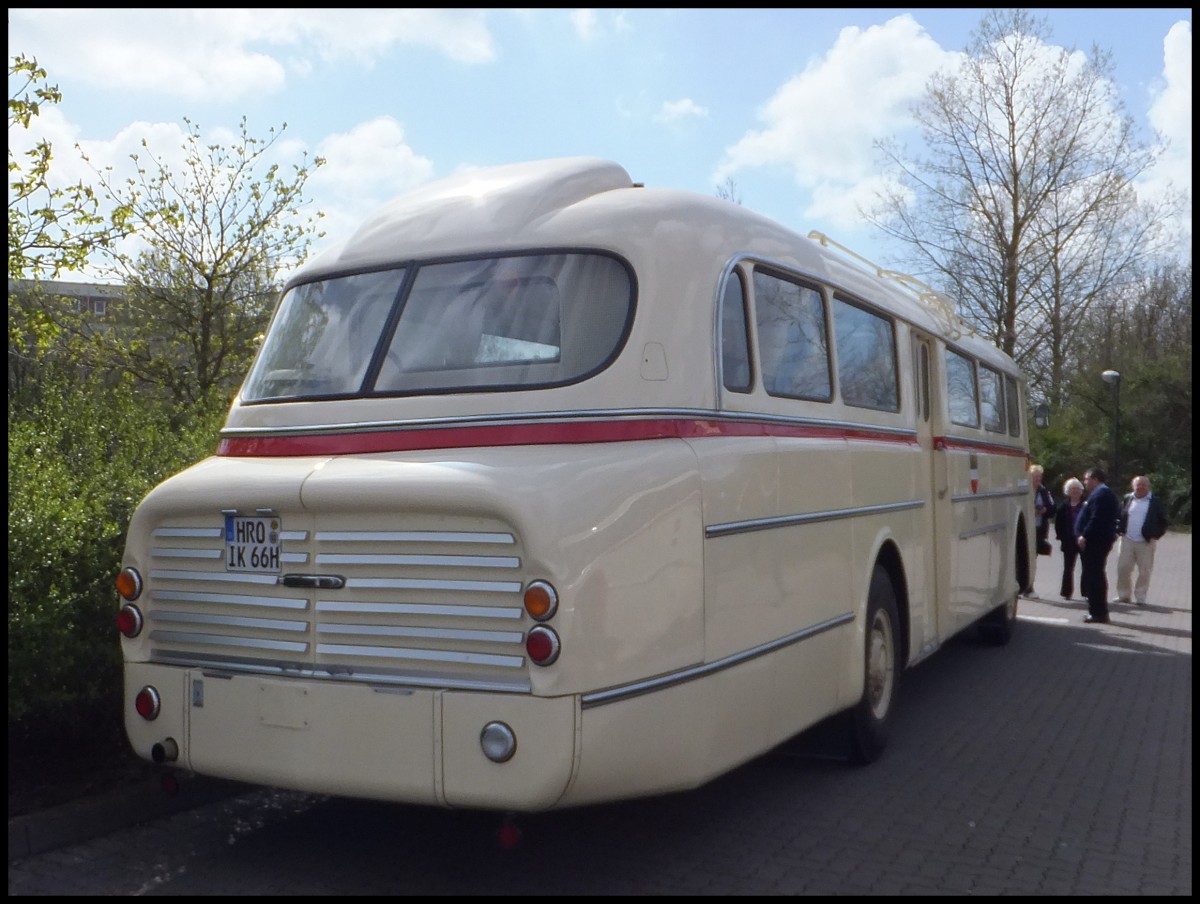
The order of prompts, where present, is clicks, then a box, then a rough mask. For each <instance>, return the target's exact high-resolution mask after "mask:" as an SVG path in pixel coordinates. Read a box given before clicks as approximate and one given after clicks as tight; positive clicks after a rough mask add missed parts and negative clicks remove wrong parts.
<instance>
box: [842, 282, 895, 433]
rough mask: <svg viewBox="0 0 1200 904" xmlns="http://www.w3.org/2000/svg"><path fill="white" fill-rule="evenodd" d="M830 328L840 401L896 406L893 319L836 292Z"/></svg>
mask: <svg viewBox="0 0 1200 904" xmlns="http://www.w3.org/2000/svg"><path fill="white" fill-rule="evenodd" d="M833 331H834V336H836V337H837V357H838V388H839V390H840V392H841V394H842V401H844V402H845V403H846V404H847V405H854V406H856V407H858V408H876V409H879V410H881V411H897V410H899V408H900V396H899V387H898V384H897V378H896V331H895V330H894V329H893V327H892V322H891V321H890V320H888V319H887V318H886V317H880V316H879V315H878V314H875V313H873V312H871V311H868V310H866V309H864V308H860V307H858V306H857V305H853V304H850V303H849V302H848V301H846V300H845V299H844V298H839V297H837V296H835V297H834V299H833Z"/></svg>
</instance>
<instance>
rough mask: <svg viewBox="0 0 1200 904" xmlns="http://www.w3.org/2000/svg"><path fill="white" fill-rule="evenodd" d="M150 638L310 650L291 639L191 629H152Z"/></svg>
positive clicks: (231, 645)
mask: <svg viewBox="0 0 1200 904" xmlns="http://www.w3.org/2000/svg"><path fill="white" fill-rule="evenodd" d="M150 639H151V640H163V641H169V642H171V643H199V644H206V645H211V646H218V647H250V648H251V649H255V650H287V651H288V652H289V653H304V652H307V651H308V644H307V643H294V642H293V641H290V640H256V639H255V638H252V637H226V636H224V635H222V634H192V633H191V632H190V631H151V632H150Z"/></svg>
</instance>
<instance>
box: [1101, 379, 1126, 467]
mask: <svg viewBox="0 0 1200 904" xmlns="http://www.w3.org/2000/svg"><path fill="white" fill-rule="evenodd" d="M1100 377H1101V379H1103V380H1104V382H1105V383H1111V384H1112V385H1113V389H1114V393H1115V396H1116V408H1115V412H1116V413H1115V414H1114V415H1113V456H1112V475H1111V476H1110V477H1109V482H1110V483H1112V482H1113V481H1115V480H1116V479H1117V437H1118V436H1119V435H1120V433H1121V375H1120V373H1118V372H1117V371H1115V370H1106V371H1105V372H1104V373H1102V374H1100Z"/></svg>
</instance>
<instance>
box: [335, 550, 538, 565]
mask: <svg viewBox="0 0 1200 904" xmlns="http://www.w3.org/2000/svg"><path fill="white" fill-rule="evenodd" d="M317 564H318V565H440V566H446V567H450V566H456V565H457V566H461V567H463V568H520V567H521V560H520V559H518V558H517V557H516V556H413V555H392V554H373V553H361V554H342V553H319V554H318V555H317Z"/></svg>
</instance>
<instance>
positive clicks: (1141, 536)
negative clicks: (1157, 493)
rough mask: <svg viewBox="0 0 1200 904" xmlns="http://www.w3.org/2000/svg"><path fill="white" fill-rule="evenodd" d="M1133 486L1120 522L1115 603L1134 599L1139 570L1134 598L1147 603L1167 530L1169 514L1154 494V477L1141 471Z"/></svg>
mask: <svg viewBox="0 0 1200 904" xmlns="http://www.w3.org/2000/svg"><path fill="white" fill-rule="evenodd" d="M1132 486H1133V492H1132V493H1129V494H1128V495H1126V497H1125V501H1124V503H1123V504H1122V505H1121V518H1120V520H1119V521H1118V523H1117V533H1118V534H1120V536H1121V548H1120V550H1119V552H1118V553H1117V599H1116V600H1115V602H1118V603H1128V602H1129V601H1130V593H1129V585H1130V583H1131V581H1132V578H1133V572H1134V569H1136V570H1137V582H1136V583H1135V584H1134V585H1133V601H1134V602H1136V603H1137V604H1138V605H1139V606H1144V605H1146V594H1147V592H1149V590H1150V574H1151V572H1153V571H1154V549H1155V547H1156V546H1157V545H1158V540H1159V538H1160V537H1162V535H1163V534H1165V533H1166V532H1167V513H1166V509H1164V508H1163V504H1162V502H1161V501H1160V500H1158V499H1156V498H1154V496H1153V495H1151V493H1150V478H1148V477H1146V476H1144V475H1140V474H1139V475H1138V476H1137V477H1135V478H1133V483H1132Z"/></svg>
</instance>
